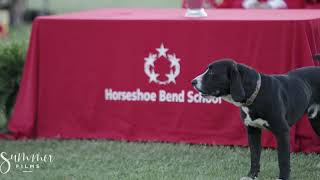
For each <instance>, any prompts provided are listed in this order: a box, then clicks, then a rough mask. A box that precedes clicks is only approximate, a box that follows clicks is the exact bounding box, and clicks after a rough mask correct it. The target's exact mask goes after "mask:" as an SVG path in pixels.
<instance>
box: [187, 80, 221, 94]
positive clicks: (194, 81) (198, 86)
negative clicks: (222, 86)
mask: <svg viewBox="0 0 320 180" xmlns="http://www.w3.org/2000/svg"><path fill="white" fill-rule="evenodd" d="M191 84H192V86H193V87H194V88H195V89H196V90H197V91H199V92H200V93H201V96H203V97H210V96H214V97H217V96H219V94H220V91H219V90H215V91H213V92H210V93H206V92H204V90H203V89H202V86H201V84H200V82H199V80H198V79H197V78H195V79H194V80H192V81H191Z"/></svg>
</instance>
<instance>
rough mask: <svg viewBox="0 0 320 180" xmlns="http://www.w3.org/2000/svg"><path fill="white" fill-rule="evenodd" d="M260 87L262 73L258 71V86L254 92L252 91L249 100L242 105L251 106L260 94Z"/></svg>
mask: <svg viewBox="0 0 320 180" xmlns="http://www.w3.org/2000/svg"><path fill="white" fill-rule="evenodd" d="M260 88H261V75H260V74H259V73H258V80H257V85H256V88H255V90H254V92H253V93H252V95H251V96H250V97H249V99H247V101H246V102H245V103H244V104H242V105H243V106H250V105H251V104H252V103H253V102H254V100H255V99H256V97H257V96H258V93H259V91H260Z"/></svg>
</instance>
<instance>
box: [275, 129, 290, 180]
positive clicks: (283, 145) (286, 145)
mask: <svg viewBox="0 0 320 180" xmlns="http://www.w3.org/2000/svg"><path fill="white" fill-rule="evenodd" d="M275 136H276V138H277V145H278V161H279V169H280V175H279V179H282V180H289V178H290V177H289V176H290V135H289V130H287V131H282V132H279V133H275Z"/></svg>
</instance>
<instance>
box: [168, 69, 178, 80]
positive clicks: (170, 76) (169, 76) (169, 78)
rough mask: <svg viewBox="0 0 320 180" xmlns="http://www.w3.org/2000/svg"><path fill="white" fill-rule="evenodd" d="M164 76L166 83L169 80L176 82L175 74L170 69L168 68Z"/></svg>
mask: <svg viewBox="0 0 320 180" xmlns="http://www.w3.org/2000/svg"><path fill="white" fill-rule="evenodd" d="M166 76H167V77H168V83H171V82H173V83H176V80H175V75H174V73H173V71H172V70H170V73H169V74H166Z"/></svg>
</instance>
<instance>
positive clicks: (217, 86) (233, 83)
mask: <svg viewBox="0 0 320 180" xmlns="http://www.w3.org/2000/svg"><path fill="white" fill-rule="evenodd" d="M192 85H193V87H194V88H196V89H197V90H198V91H199V92H200V93H201V94H202V96H205V97H206V96H214V97H222V96H228V95H231V97H232V99H233V100H234V101H236V102H242V101H243V100H244V99H245V91H244V89H243V86H242V79H241V75H240V73H239V70H238V64H237V63H236V62H235V61H234V60H231V59H222V60H218V61H214V62H213V63H211V64H209V66H208V67H207V69H206V71H205V72H204V73H202V74H200V75H199V76H197V77H196V78H195V79H193V80H192Z"/></svg>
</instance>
